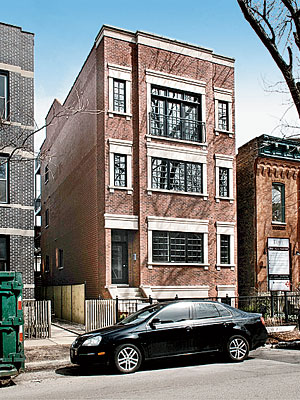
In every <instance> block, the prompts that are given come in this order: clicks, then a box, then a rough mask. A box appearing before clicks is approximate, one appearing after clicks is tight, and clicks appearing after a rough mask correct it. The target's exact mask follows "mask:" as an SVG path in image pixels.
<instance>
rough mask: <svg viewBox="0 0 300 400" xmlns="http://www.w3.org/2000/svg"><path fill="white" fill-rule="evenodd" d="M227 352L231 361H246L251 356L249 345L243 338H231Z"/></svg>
mask: <svg viewBox="0 0 300 400" xmlns="http://www.w3.org/2000/svg"><path fill="white" fill-rule="evenodd" d="M226 350H227V356H228V358H229V359H230V360H231V361H236V362H239V361H244V360H245V359H246V358H247V357H248V354H249V343H248V341H247V339H246V338H244V337H243V336H239V335H235V336H231V337H230V338H229V340H228V342H227V348H226Z"/></svg>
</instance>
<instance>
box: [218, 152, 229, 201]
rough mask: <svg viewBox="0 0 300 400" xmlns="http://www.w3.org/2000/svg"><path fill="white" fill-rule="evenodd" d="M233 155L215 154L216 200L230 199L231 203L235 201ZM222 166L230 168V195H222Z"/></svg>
mask: <svg viewBox="0 0 300 400" xmlns="http://www.w3.org/2000/svg"><path fill="white" fill-rule="evenodd" d="M233 160H234V157H233V156H228V155H225V154H215V163H216V197H215V198H216V202H217V203H218V202H219V201H220V200H229V201H230V203H233V201H234V197H233ZM220 168H228V170H229V177H228V178H229V197H222V196H220V191H219V189H220V176H219V175H220V174H219V170H220Z"/></svg>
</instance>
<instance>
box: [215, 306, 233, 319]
mask: <svg viewBox="0 0 300 400" xmlns="http://www.w3.org/2000/svg"><path fill="white" fill-rule="evenodd" d="M216 307H217V309H218V311H219V314H220V316H221V317H231V316H232V314H231V312H230V311H229V310H228V308H225V307H223V306H222V305H221V304H216Z"/></svg>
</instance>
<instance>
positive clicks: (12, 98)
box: [0, 23, 34, 298]
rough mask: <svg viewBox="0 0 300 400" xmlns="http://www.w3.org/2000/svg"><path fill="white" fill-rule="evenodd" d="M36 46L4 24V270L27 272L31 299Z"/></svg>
mask: <svg viewBox="0 0 300 400" xmlns="http://www.w3.org/2000/svg"><path fill="white" fill-rule="evenodd" d="M33 46H34V35H33V34H32V33H29V32H24V31H22V29H21V28H20V27H17V26H11V25H7V24H4V23H0V142H1V143H0V271H19V272H22V274H23V283H24V292H23V293H24V297H25V298H33V297H34V276H33V275H34V264H33V251H34V247H33V236H34V231H33V198H34V192H33V189H34V176H33V136H30V133H31V132H33V125H34V116H33V113H34V105H33V89H34V88H33V77H34V75H33ZM26 138H27V140H26ZM16 148H17V149H18V150H17V151H16Z"/></svg>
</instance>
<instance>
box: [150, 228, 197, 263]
mask: <svg viewBox="0 0 300 400" xmlns="http://www.w3.org/2000/svg"><path fill="white" fill-rule="evenodd" d="M203 259H204V257H203V233H187V232H163V231H153V232H152V260H153V261H154V262H174V263H181V262H182V263H200V264H202V263H203Z"/></svg>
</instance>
